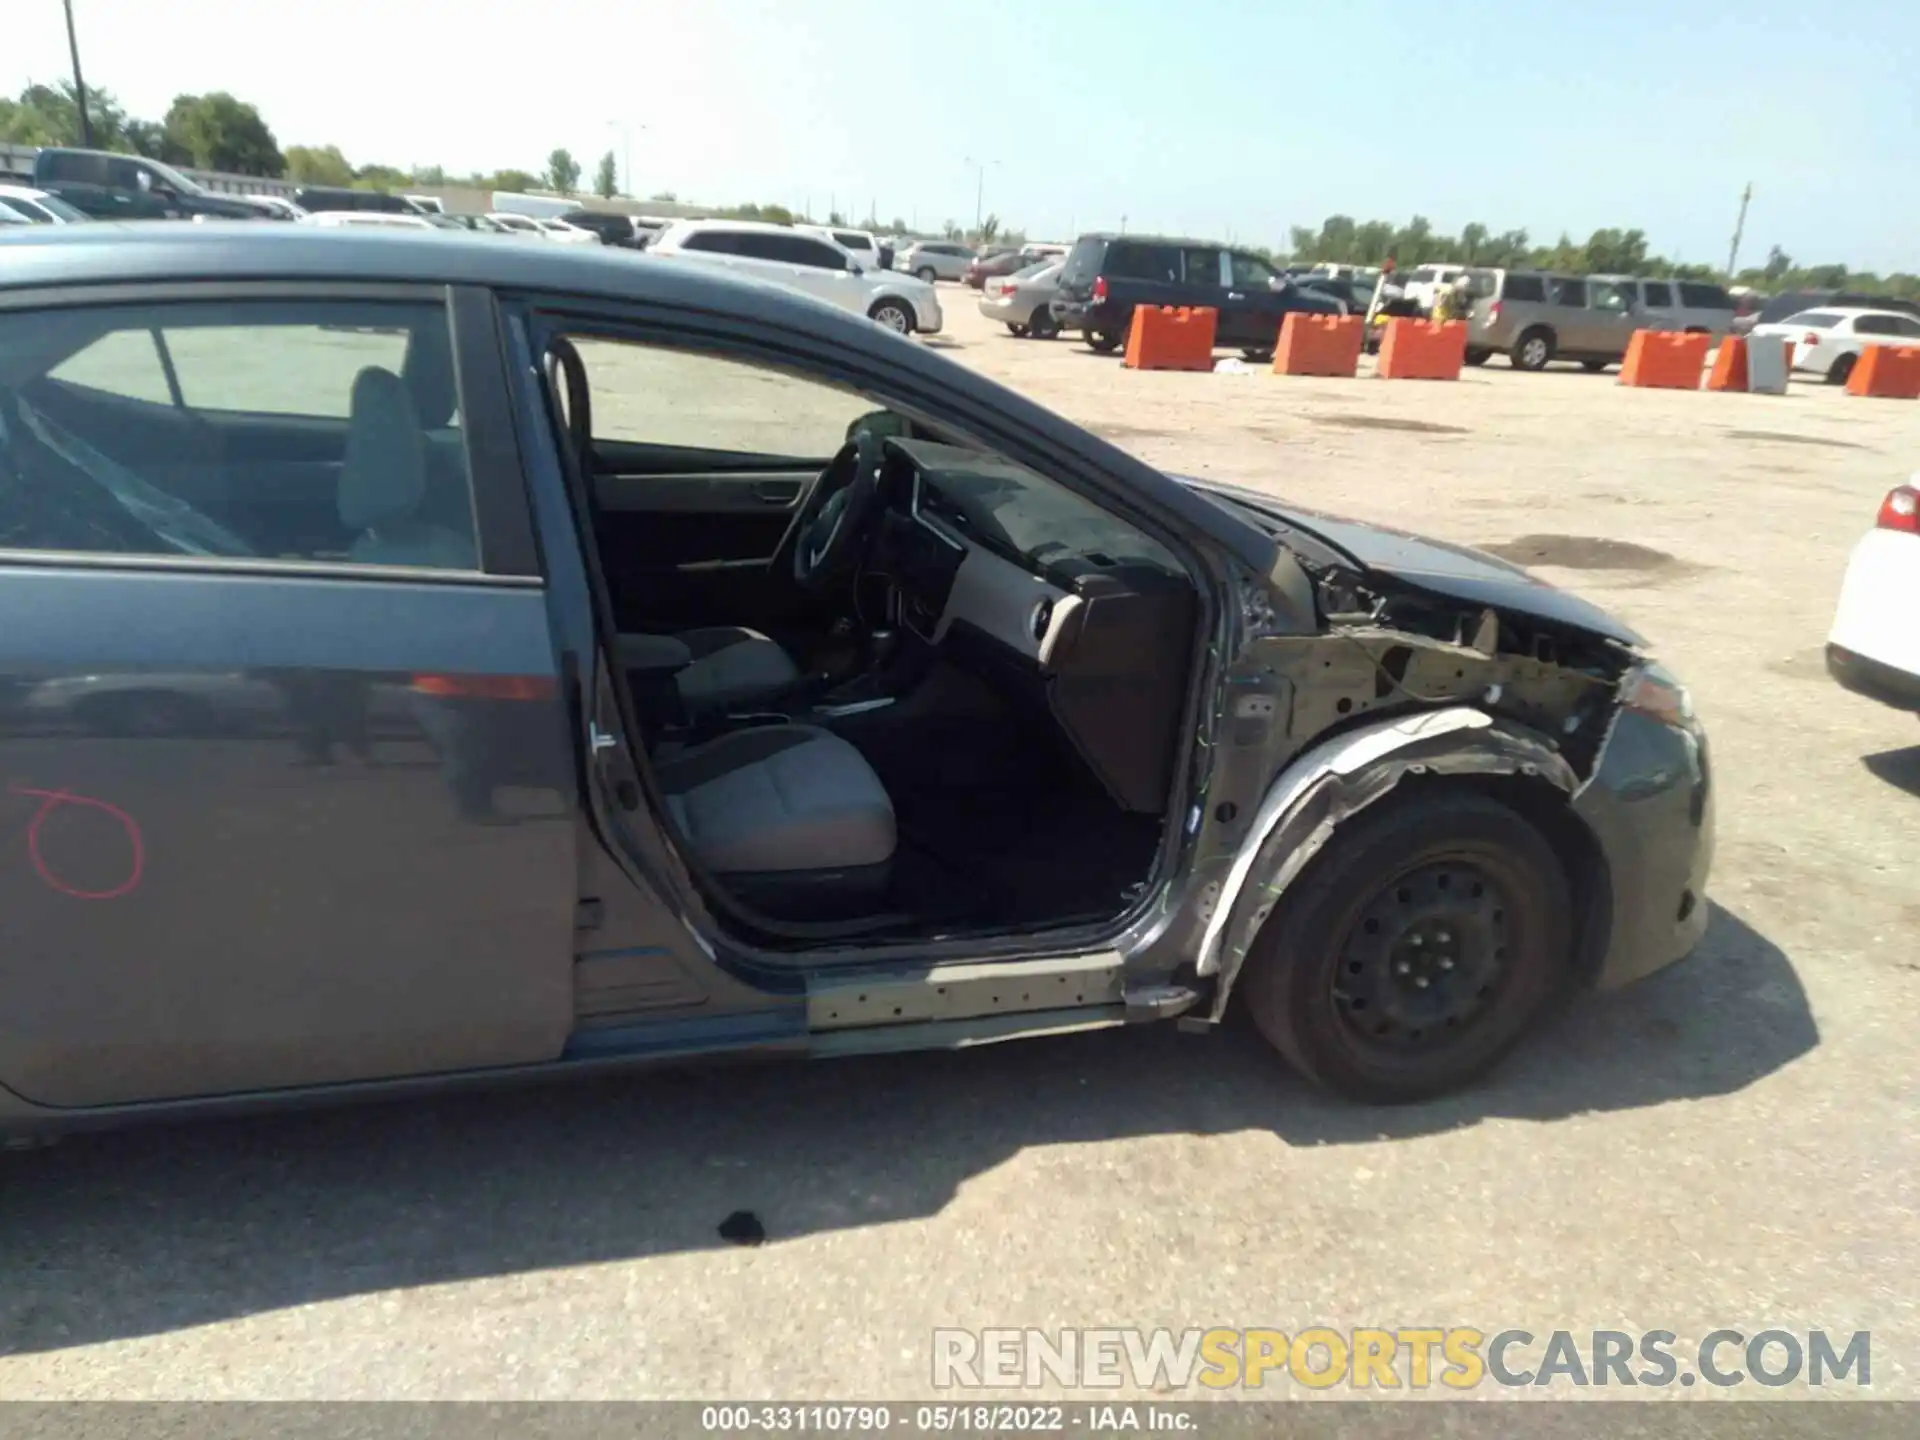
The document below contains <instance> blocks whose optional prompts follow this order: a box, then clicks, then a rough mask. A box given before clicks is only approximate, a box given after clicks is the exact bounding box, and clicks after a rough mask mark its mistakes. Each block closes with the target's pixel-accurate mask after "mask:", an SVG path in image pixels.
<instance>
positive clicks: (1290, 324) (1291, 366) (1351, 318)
mask: <svg viewBox="0 0 1920 1440" xmlns="http://www.w3.org/2000/svg"><path fill="white" fill-rule="evenodd" d="M1366 328H1367V322H1366V320H1365V318H1364V317H1362V316H1359V315H1308V314H1304V313H1302V312H1300V311H1297V310H1296V311H1294V312H1293V313H1291V314H1289V315H1288V316H1287V318H1286V319H1285V320H1283V321H1281V322H1280V343H1279V344H1278V345H1276V346H1275V347H1274V351H1273V373H1274V374H1276V375H1334V376H1339V377H1341V378H1344V379H1352V378H1353V373H1354V371H1355V370H1357V369H1359V368H1360V342H1361V341H1362V340H1363V339H1365V338H1366Z"/></svg>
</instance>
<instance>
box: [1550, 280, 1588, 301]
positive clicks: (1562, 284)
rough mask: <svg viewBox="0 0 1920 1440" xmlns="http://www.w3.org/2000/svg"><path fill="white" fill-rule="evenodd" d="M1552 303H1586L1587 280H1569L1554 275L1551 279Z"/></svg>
mask: <svg viewBox="0 0 1920 1440" xmlns="http://www.w3.org/2000/svg"><path fill="white" fill-rule="evenodd" d="M1553 303H1554V304H1556V305H1571V306H1576V307H1583V306H1585V305H1586V303H1587V282H1586V281H1584V280H1569V279H1565V278H1563V277H1559V276H1556V277H1555V278H1554V281H1553Z"/></svg>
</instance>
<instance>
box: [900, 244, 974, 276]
mask: <svg viewBox="0 0 1920 1440" xmlns="http://www.w3.org/2000/svg"><path fill="white" fill-rule="evenodd" d="M972 260H973V247H972V246H969V245H962V244H961V243H960V242H959V241H957V240H921V241H918V242H916V243H914V244H912V245H909V246H908V247H907V248H906V250H905V252H904V253H903V254H902V255H901V256H900V258H899V259H897V260H895V261H894V262H893V268H894V269H896V270H904V271H905V272H906V273H907V274H909V275H917V276H918V277H919V278H920V279H922V280H925V281H926V282H927V283H928V284H932V283H933V282H934V281H935V280H959V279H962V278H964V277H965V275H966V273H967V265H968V264H969V263H970V262H971V261H972Z"/></svg>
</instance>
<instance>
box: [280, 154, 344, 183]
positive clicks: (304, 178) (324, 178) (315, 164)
mask: <svg viewBox="0 0 1920 1440" xmlns="http://www.w3.org/2000/svg"><path fill="white" fill-rule="evenodd" d="M286 161H287V168H286V176H287V178H288V179H289V180H297V181H298V182H299V183H300V184H302V185H333V186H337V187H339V188H341V189H345V188H346V187H347V186H349V185H351V184H353V166H351V165H349V164H348V163H347V157H346V156H344V155H342V154H341V153H340V147H339V146H338V145H320V146H314V145H289V146H288V147H287V154H286Z"/></svg>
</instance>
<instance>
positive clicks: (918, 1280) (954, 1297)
mask: <svg viewBox="0 0 1920 1440" xmlns="http://www.w3.org/2000/svg"><path fill="white" fill-rule="evenodd" d="M942 292H943V293H942V300H943V302H944V304H945V306H946V310H947V323H948V333H947V334H946V335H944V336H941V337H938V338H935V339H932V340H929V341H928V342H926V343H929V344H932V345H935V346H938V347H940V348H942V349H944V350H946V351H947V352H948V353H950V354H951V355H952V356H953V357H954V358H955V359H957V360H959V361H961V362H962V363H965V364H969V365H972V366H975V367H976V368H978V369H980V370H982V371H984V372H986V373H988V374H991V375H993V376H996V377H998V378H1000V379H1003V380H1005V381H1007V382H1008V383H1010V384H1012V385H1013V386H1015V387H1016V388H1018V389H1020V390H1022V391H1024V392H1025V393H1027V394H1029V395H1031V396H1033V397H1035V398H1036V399H1038V400H1040V401H1041V402H1042V403H1045V404H1047V405H1049V406H1051V407H1053V408H1054V409H1056V410H1058V411H1060V412H1061V413H1063V414H1065V415H1067V416H1069V417H1071V418H1073V419H1075V420H1078V421H1080V422H1083V423H1085V424H1087V425H1089V426H1091V427H1092V428H1094V429H1096V430H1098V431H1100V432H1101V433H1102V434H1105V435H1107V436H1108V437H1110V438H1112V439H1114V440H1115V441H1117V442H1118V443H1120V444H1122V445H1124V446H1126V447H1127V448H1129V449H1131V450H1133V451H1135V452H1137V453H1138V454H1140V455H1142V456H1143V457H1145V458H1147V459H1149V460H1151V461H1154V462H1156V463H1158V464H1162V465H1164V466H1166V467H1168V468H1170V469H1175V470H1182V471H1187V472H1192V473H1196V474H1200V475H1215V476H1220V477H1223V478H1232V479H1234V480H1235V481H1237V482H1239V483H1242V484H1247V485H1250V486H1252V487H1255V488H1267V489H1272V490H1274V491H1276V492H1278V493H1282V494H1285V495H1286V496H1288V497H1289V498H1291V499H1293V500H1296V501H1298V502H1301V503H1303V504H1306V505H1309V506H1314V507H1318V508H1324V509H1329V510H1337V511H1343V512H1348V513H1352V514H1355V515H1358V516H1361V517H1364V518H1369V519H1375V520H1380V521H1385V522H1388V523H1391V524H1395V525H1398V526H1402V527H1406V528H1410V529H1416V530H1421V531H1426V532H1430V533H1434V534H1437V535H1439V536H1442V537H1445V538H1447V539H1451V540H1455V541H1460V542H1464V543H1468V544H1474V545H1482V546H1489V547H1492V548H1494V549H1497V550H1499V551H1500V552H1501V553H1503V554H1506V555H1508V556H1509V557H1511V558H1515V559H1518V560H1521V561H1522V562H1524V563H1529V564H1536V565H1538V566H1539V567H1540V568H1541V569H1542V572H1543V573H1544V574H1545V575H1546V576H1548V577H1549V578H1551V579H1552V580H1554V581H1555V582H1556V583H1560V584H1564V585H1566V586H1569V587H1571V588H1573V589H1577V590H1579V591H1582V592H1584V593H1586V594H1589V595H1591V596H1592V597H1593V598H1595V599H1596V600H1598V601H1600V602H1601V603H1602V604H1604V605H1606V606H1608V607H1610V608H1612V609H1614V610H1616V611H1617V612H1618V613H1620V614H1621V615H1622V616H1623V617H1624V618H1625V619H1627V620H1628V621H1629V622H1630V623H1632V624H1633V625H1634V626H1635V627H1637V628H1638V629H1640V630H1641V631H1642V632H1643V633H1645V634H1646V635H1648V636H1649V637H1651V638H1652V639H1653V641H1654V642H1655V644H1656V646H1657V649H1658V651H1659V653H1660V654H1661V655H1662V656H1663V657H1664V658H1665V659H1666V660H1667V661H1668V662H1669V663H1670V664H1671V665H1672V667H1673V668H1674V669H1675V670H1677V671H1678V673H1679V674H1680V675H1681V676H1682V677H1683V678H1684V679H1686V680H1687V681H1689V682H1690V683H1691V684H1692V686H1693V687H1694V689H1695V692H1696V699H1697V703H1698V705H1699V707H1700V709H1701V711H1702V712H1703V715H1704V718H1705V720H1706V723H1707V725H1708V727H1709V729H1710V731H1711V735H1712V740H1713V744H1714V746H1715V751H1714V758H1715V762H1716V770H1717V775H1718V783H1719V800H1718V804H1719V820H1720V829H1719V836H1720V841H1719V858H1718V862H1717V867H1716V873H1715V881H1714V885H1713V889H1712V900H1713V902H1714V905H1715V911H1714V916H1713V923H1712V927H1711V929H1710V931H1709V934H1708V938H1707V941H1706V943H1705V945H1704V946H1703V948H1702V950H1701V951H1700V953H1698V954H1697V955H1696V956H1695V957H1694V958H1693V959H1692V960H1690V961H1689V962H1688V963H1686V964H1684V965H1682V966H1679V967H1676V968H1675V969H1673V970H1670V971H1668V972H1665V973H1663V974H1661V975H1659V976H1657V977H1655V978H1654V979H1652V980H1650V981H1648V982H1647V983H1645V984H1643V985H1641V986H1639V987H1637V988H1635V989H1633V990H1630V991H1627V992H1624V993H1622V994H1619V995H1616V996H1611V997H1607V998H1604V999H1599V1000H1594V1001H1589V1002H1584V1003H1581V1004H1579V1005H1578V1006H1576V1007H1575V1008H1574V1009H1572V1010H1571V1011H1570V1012H1569V1013H1568V1014H1567V1015H1565V1016H1564V1017H1563V1018H1561V1019H1559V1020H1558V1021H1557V1022H1556V1023H1554V1024H1553V1025H1552V1027H1551V1028H1550V1029H1548V1030H1547V1031H1546V1032H1545V1033H1543V1034H1541V1035H1540V1036H1539V1037H1538V1038H1537V1039H1536V1040H1535V1041H1533V1042H1532V1043H1531V1044H1529V1045H1528V1046H1527V1047H1526V1049H1525V1050H1524V1051H1523V1052H1522V1053H1521V1054H1520V1055H1519V1056H1518V1057H1517V1058H1516V1060H1515V1061H1514V1062H1513V1063H1512V1064H1510V1065H1509V1066H1507V1067H1506V1068H1505V1069H1504V1070H1503V1071H1502V1072H1501V1073H1500V1074H1499V1075H1498V1076H1497V1077H1496V1078H1495V1079H1494V1080H1493V1081H1491V1082H1490V1083H1488V1084H1486V1085H1484V1086H1482V1087H1480V1088H1478V1089H1476V1090H1474V1091H1473V1092H1472V1093H1469V1094H1466V1095H1462V1096H1459V1097H1457V1098H1455V1099H1452V1100H1450V1101H1447V1102H1445V1103H1443V1104H1438V1105H1432V1106H1426V1107H1421V1108H1417V1109H1410V1110H1399V1111H1391V1112H1382V1111H1368V1110H1361V1109H1356V1108H1354V1107H1351V1106H1347V1105H1342V1104H1338V1103H1334V1102H1330V1101H1327V1100H1324V1099H1322V1098H1320V1097H1318V1096H1316V1095H1314V1094H1312V1093H1310V1092H1309V1091H1307V1090H1306V1089H1304V1088H1303V1087H1302V1086H1301V1085H1300V1084H1299V1083H1297V1082H1296V1081H1294V1080H1293V1079H1292V1078H1291V1077H1290V1076H1288V1075H1287V1074H1286V1073H1285V1072H1284V1071H1283V1070H1282V1069H1281V1068H1280V1067H1279V1066H1278V1065H1277V1063H1275V1062H1273V1061H1272V1060H1270V1058H1269V1057H1268V1056H1267V1055H1266V1054H1265V1053H1264V1052H1263V1051H1262V1050H1261V1049H1260V1047H1259V1046H1258V1045H1257V1044H1256V1043H1254V1042H1253V1041H1251V1040H1249V1039H1247V1038H1245V1037H1243V1036H1239V1035H1235V1034H1228V1035H1222V1036H1218V1037H1213V1038H1210V1039H1201V1038H1195V1037H1189V1036H1183V1035H1179V1034H1175V1033H1173V1032H1171V1031H1165V1030H1155V1031H1148V1032H1138V1033H1111V1034H1107V1035H1104V1036H1098V1037H1093V1038H1081V1039H1074V1040H1070V1041H1068V1040H1062V1041H1058V1042H1037V1043H1028V1044H1024V1045H1018V1046H1005V1047H999V1048H990V1049H986V1050H975V1051H971V1052H966V1053H959V1054H951V1055H934V1056H908V1057H903V1058H898V1059H886V1060H872V1061H866V1060H862V1061H841V1062H838V1063H834V1064H821V1065H814V1066H797V1065H786V1066H780V1067H769V1068H755V1069H734V1070H723V1071H720V1072H709V1073H703V1074H697V1075H685V1076H680V1075H674V1076H654V1077H640V1078H633V1079H628V1080H623V1081H619V1082H614V1083H595V1084H591V1085H586V1086H568V1087H556V1088H547V1089H540V1090H535V1091H528V1092H522V1093H516V1094H511V1095H508V1096H505V1097H498V1096H494V1097H473V1098H458V1099H450V1100H442V1101H435V1102H431V1103H411V1102H410V1103H403V1104H394V1105H386V1106H380V1107H374V1108H368V1109H362V1110H355V1111H347V1112H331V1113H325V1114H316V1115H312V1116H295V1117H291V1118H280V1119H274V1120H271V1121H248V1122H242V1123H221V1124H210V1125H199V1126H191V1127H180V1128H174V1129H165V1130H157V1131H144V1132H135V1133H129V1134H124V1135H115V1136H106V1137H100V1138H87V1139H79V1140H73V1141H69V1142H67V1143H66V1144H63V1145H62V1146H60V1147H58V1148H56V1149H54V1150H51V1151H48V1152H44V1153H38V1154H30V1155H23V1156H10V1157H6V1158H5V1160H4V1164H3V1165H0V1235H4V1236H5V1244H4V1246H3V1247H0V1355H3V1356H4V1357H5V1358H0V1397H6V1398H27V1397H55V1396H76V1397H96V1398H105V1397H115V1398H135V1397H189V1396H192V1397H241V1396H261V1397H264V1396H273V1397H348V1396H364V1397H392V1398H402V1397H405V1398H423V1397H502V1398H506V1397H524V1398H544V1397H643V1396H702V1397H724V1396H739V1395H749V1396H759V1397H764V1396H780V1397H796V1398H797V1397H803V1396H804V1397H820V1398H833V1399H852V1398H859V1397H868V1398H878V1397H894V1398H911V1397H924V1396H926V1395H927V1394H929V1393H930V1390H931V1386H930V1383H929V1378H930V1357H931V1332H932V1330H933V1329H934V1327H936V1326H942V1325H957V1326H967V1327H976V1326H989V1325H1007V1326H1021V1325H1035V1326H1044V1327H1058V1326H1063V1325H1086V1326H1098V1325H1141V1326H1158V1325H1165V1326H1170V1327H1175V1328H1186V1327H1190V1326H1207V1325H1216V1324H1217V1325H1229V1326H1273V1327H1276V1328H1279V1329H1281V1330H1284V1331H1287V1332H1289V1333H1293V1332H1296V1331H1298V1330H1299V1329H1301V1328H1303V1327H1305V1326H1308V1325H1312V1324H1325V1325H1330V1326H1333V1327H1336V1328H1347V1327H1352V1326H1384V1327H1388V1328H1393V1327H1398V1326H1410V1325H1456V1324H1459V1325H1473V1326H1477V1327H1480V1328H1482V1329H1483V1330H1487V1331H1489V1332H1491V1331H1493V1330H1497V1329H1501V1328H1505V1327H1508V1326H1518V1327H1523V1328H1527V1329H1530V1330H1532V1331H1534V1332H1535V1333H1537V1334H1544V1333H1545V1332H1548V1331H1552V1330H1555V1329H1563V1328H1564V1329H1572V1330H1576V1331H1585V1330H1588V1329H1592V1328H1620V1329H1638V1330H1644V1329H1654V1328H1662V1329H1668V1330H1673V1331H1676V1332H1678V1334H1679V1335H1680V1336H1681V1337H1682V1340H1683V1342H1684V1341H1687V1340H1689V1339H1691V1340H1694V1341H1697V1340H1698V1339H1699V1338H1700V1337H1701V1336H1702V1335H1704V1334H1705V1333H1706V1332H1708V1331H1710V1330H1713V1329H1715V1328H1718V1327H1721V1326H1729V1327H1733V1328H1737V1329H1740V1330H1742V1331H1744V1332H1746V1333H1748V1334H1752V1333H1754V1332H1756V1331H1758V1330H1761V1329H1765V1328H1769V1327H1778V1328H1783V1329H1788V1330H1797V1331H1800V1332H1802V1333H1804V1332H1805V1331H1807V1330H1809V1329H1815V1328H1825V1329H1827V1330H1829V1331H1837V1332H1842V1334H1843V1335H1844V1333H1846V1332H1851V1331H1853V1330H1859V1329H1869V1330H1871V1331H1872V1332H1873V1342H1872V1360H1873V1371H1872V1380H1873V1390H1872V1393H1874V1394H1875V1395H1878V1396H1881V1397H1893V1396H1899V1397H1906V1398H1916V1397H1920V1313H1916V1295H1917V1294H1920V1291H1917V1290H1916V1287H1915V1284H1914V1277H1915V1276H1916V1275H1920V1218H1917V1212H1920V1205H1917V1204H1916V1201H1920V1143H1916V1140H1915V1133H1914V1132H1915V1117H1916V1114H1920V1107H1917V1105H1916V1102H1917V1101H1920V1086H1917V1085H1916V1077H1917V1076H1920V1044H1917V1043H1916V1040H1915V1038H1914V1037H1915V1026H1914V1017H1915V1015H1916V1014H1917V1013H1920V945H1916V937H1920V901H1916V898H1915V895H1916V891H1915V886H1914V883H1913V876H1914V872H1913V868H1912V865H1913V841H1914V838H1915V837H1916V835H1920V818H1917V817H1920V726H1916V724H1915V721H1914V719H1913V717H1910V716H1902V715H1899V714H1896V713H1894V712H1892V711H1889V710H1884V709H1881V708H1877V707H1876V706H1874V705H1872V704H1871V703H1869V702H1867V701H1865V700H1860V699H1856V698H1854V697H1852V696H1849V695H1847V694H1845V693H1844V692H1842V691H1840V690H1838V689H1837V688H1836V687H1835V686H1834V685H1833V684H1832V683H1830V682H1829V681H1828V680H1827V679H1826V677H1825V674H1824V671H1823V669H1822V662H1821V646H1822V643H1823V641H1824V639H1825V633H1826V625H1827V622H1828V619H1829V617H1830V614H1831V607H1832V603H1833V600H1834V597H1835V595H1836V593H1837V588H1838V584H1839V580H1840V575H1841V571H1842V568H1843V566H1844V563H1845V559H1846V555H1847V551H1848V549H1849V547H1850V546H1851V545H1852V543H1853V542H1854V540H1855V539H1856V538H1857V537H1858V535H1859V534H1860V532H1861V531H1862V530H1863V529H1864V528H1865V527H1866V526H1867V525H1868V524H1869V523H1870V521H1871V517H1872V514H1873V511H1874V508H1875V507H1876V505H1877V504H1878V502H1879V499H1880V497H1881V496H1882V494H1883V493H1884V491H1885V490H1886V489H1887V488H1888V487H1889V486H1891V485H1892V484H1894V483H1896V482H1897V481H1899V480H1900V479H1902V478H1904V477H1905V476H1906V475H1907V474H1908V473H1909V472H1910V471H1911V470H1913V469H1914V468H1916V466H1920V405H1915V404H1902V403H1897V402H1886V401H1868V400H1859V399H1854V398H1851V397H1848V396H1846V395H1844V394H1841V393H1839V392H1837V391H1834V390H1830V389H1827V388H1824V387H1820V386H1810V385H1796V386H1795V387H1794V388H1793V392H1792V393H1791V394H1790V395H1788V396H1785V397H1766V396H1744V395H1711V394H1705V393H1701V394H1677V393H1667V392H1642V391H1631V390H1625V389H1622V388H1621V387H1619V386H1618V385H1617V384H1616V383H1614V377H1613V376H1612V375H1611V374H1609V375H1606V376H1591V375H1587V374H1584V373H1582V372H1580V371H1579V370H1577V369H1569V370H1565V371H1560V370H1556V371H1552V372H1549V373H1545V374H1540V375H1527V374H1520V373H1517V372H1512V371H1510V370H1508V369H1507V368H1506V367H1505V364H1504V362H1503V361H1501V360H1495V361H1494V362H1492V363H1491V364H1490V365H1488V366H1487V367H1486V368H1484V369H1481V370H1474V371H1469V372H1468V373H1467V374H1466V375H1465V376H1464V377H1463V378H1462V380H1461V381H1460V383H1458V384H1452V385H1441V384H1422V383H1413V382H1407V383H1386V382H1379V381H1374V380H1371V379H1361V380H1355V381H1331V380H1305V379H1286V378H1280V377H1275V376H1272V375H1270V374H1267V373H1265V372H1264V371H1258V372H1256V373H1250V374H1238V375H1233V374H1215V375H1160V374H1136V373H1131V372H1127V371H1125V370H1123V369H1122V368H1121V366H1120V364H1119V361H1118V360H1117V359H1115V358H1113V357H1098V356H1095V355H1093V354H1091V353H1090V352H1088V351H1086V350H1085V349H1083V348H1081V347H1080V346H1079V345H1078V344H1077V343H1076V342H1073V341H1070V340H1061V341H1056V342H1051V343H1047V342H1033V341H1022V340H1015V339H1013V338H1011V337H1010V336H1008V335H1007V334H1006V333H1005V332H1004V331H1003V330H1001V329H1000V328H999V327H997V326H994V325H991V324H990V323H989V322H987V321H985V320H983V319H981V318H980V317H979V316H978V315H977V313H976V312H975V309H974V294H973V292H971V291H966V290H963V289H961V288H960V287H957V286H943V287H942ZM742 1209H745V1210H751V1211H753V1212H754V1213H755V1214H756V1215H758V1216H759V1217H760V1219H761V1220H762V1222H763V1223H764V1225H765V1227H766V1230H767V1232H768V1236H769V1240H768V1243H767V1244H765V1245H763V1246H760V1247H758V1248H735V1247H732V1246H729V1245H727V1244H725V1243H724V1242H723V1241H721V1240H720V1239H719V1237H718V1236H717V1234H716V1230H715V1227H716V1226H717V1225H718V1223H719V1222H720V1221H721V1220H722V1219H723V1218H724V1217H726V1216H727V1215H728V1214H729V1213H730V1212H733V1211H736V1210H742ZM1282 1383H1284V1382H1282ZM1844 1388H1848V1389H1850V1388H1851V1387H1850V1386H1848V1387H1844ZM1280 1393H1283V1394H1285V1393H1298V1392H1288V1391H1285V1390H1282V1391H1281V1392H1280ZM1699 1393H1704V1392H1699ZM1733 1393H1740V1394H1745V1395H1755V1394H1757V1393H1759V1392H1756V1391H1754V1390H1753V1389H1752V1388H1751V1387H1749V1388H1748V1389H1746V1390H1744V1391H1739V1392H1733ZM1767 1393H1769V1394H1779V1395H1790V1394H1796V1393H1805V1392H1804V1391H1794V1390H1781V1391H1773V1392H1767Z"/></svg>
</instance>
